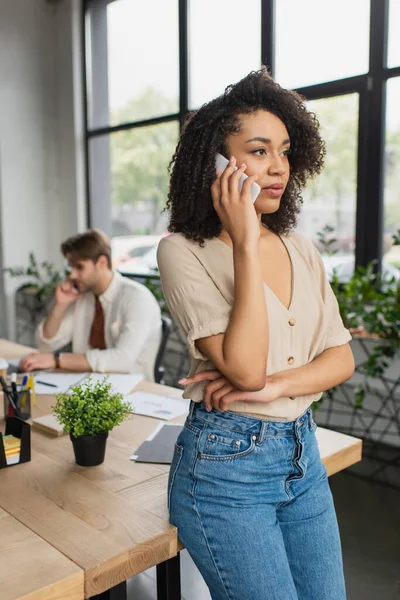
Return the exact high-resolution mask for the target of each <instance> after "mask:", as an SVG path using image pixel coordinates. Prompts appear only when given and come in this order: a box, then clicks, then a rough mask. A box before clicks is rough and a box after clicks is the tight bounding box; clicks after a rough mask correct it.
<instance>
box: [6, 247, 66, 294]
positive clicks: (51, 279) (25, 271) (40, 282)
mask: <svg viewBox="0 0 400 600" xmlns="http://www.w3.org/2000/svg"><path fill="white" fill-rule="evenodd" d="M3 270H4V272H5V273H8V274H9V275H11V277H25V278H27V279H28V281H26V282H25V283H24V284H23V285H22V286H21V288H20V289H26V288H31V289H34V290H36V297H37V299H38V301H39V302H40V303H41V304H44V303H45V302H46V300H48V298H50V297H51V296H52V294H53V293H54V290H55V289H56V287H57V285H58V284H59V283H60V282H61V281H63V280H64V279H65V277H66V275H67V270H64V271H58V270H57V269H56V268H55V266H54V265H53V264H52V263H50V262H48V261H47V260H45V261H43V262H41V263H38V261H37V260H36V257H35V255H34V253H33V252H30V253H29V259H28V266H27V267H6V268H5V269H3Z"/></svg>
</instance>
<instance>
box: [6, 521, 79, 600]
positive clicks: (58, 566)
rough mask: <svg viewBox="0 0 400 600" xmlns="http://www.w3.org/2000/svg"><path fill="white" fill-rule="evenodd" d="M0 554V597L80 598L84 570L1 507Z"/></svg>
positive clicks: (13, 599) (25, 599) (32, 599)
mask: <svg viewBox="0 0 400 600" xmlns="http://www.w3.org/2000/svg"><path fill="white" fill-rule="evenodd" d="M0 555H1V560H0V594H1V599H2V600H83V597H84V591H83V586H84V574H83V571H82V570H81V569H80V568H79V567H77V566H76V565H75V564H74V563H73V562H71V561H70V560H68V558H66V557H65V556H64V555H63V554H61V552H59V551H58V550H56V549H55V548H53V547H52V546H51V545H50V544H48V543H47V542H45V541H44V540H43V539H41V538H40V537H39V536H38V535H36V534H35V533H33V532H32V531H31V530H30V529H28V528H27V527H25V525H22V523H20V522H19V521H17V520H16V519H14V517H12V516H11V515H9V514H8V513H6V512H5V511H4V510H2V509H0Z"/></svg>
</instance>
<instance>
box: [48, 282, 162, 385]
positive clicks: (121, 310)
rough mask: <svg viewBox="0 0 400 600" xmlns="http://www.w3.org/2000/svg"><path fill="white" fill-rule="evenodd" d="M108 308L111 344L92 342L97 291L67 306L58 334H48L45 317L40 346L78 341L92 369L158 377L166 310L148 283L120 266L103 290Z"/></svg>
mask: <svg viewBox="0 0 400 600" xmlns="http://www.w3.org/2000/svg"><path fill="white" fill-rule="evenodd" d="M99 300H100V302H101V305H102V307H103V311H104V337H105V340H106V350H98V349H95V348H92V347H91V346H90V344H89V338H90V331H91V328H92V323H93V318H94V312H95V296H94V294H93V292H86V293H84V294H82V295H80V296H79V298H78V299H77V300H76V302H74V303H73V304H72V305H70V306H69V307H68V309H67V311H66V312H65V315H64V318H63V320H62V322H61V325H60V328H59V330H58V332H57V333H56V335H55V336H54V337H52V338H50V339H46V338H45V337H44V335H43V325H44V320H43V321H42V322H41V323H40V325H39V327H38V329H37V332H36V343H37V347H38V348H39V350H40V352H54V351H56V350H59V349H60V348H63V347H64V346H65V345H66V344H69V343H70V342H72V352H76V353H79V354H86V358H87V360H88V363H89V364H90V367H91V369H92V371H95V372H98V373H106V372H114V373H115V372H117V373H142V374H143V375H144V377H145V379H147V380H148V381H153V380H154V363H155V359H156V356H157V352H158V348H159V345H160V341H161V312H160V307H159V305H158V302H157V300H156V299H155V297H154V296H153V294H152V293H151V292H150V291H149V290H148V289H147V288H146V287H145V286H144V285H142V284H140V283H137V282H136V281H132V280H130V279H127V278H126V277H122V275H120V274H119V273H117V272H114V276H113V278H112V280H111V283H110V285H109V286H108V288H107V289H106V291H105V292H104V293H103V294H101V295H100V296H99Z"/></svg>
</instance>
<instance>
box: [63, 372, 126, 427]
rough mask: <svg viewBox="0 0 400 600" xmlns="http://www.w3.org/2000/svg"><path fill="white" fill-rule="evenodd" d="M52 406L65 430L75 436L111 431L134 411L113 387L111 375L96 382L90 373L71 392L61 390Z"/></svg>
mask: <svg viewBox="0 0 400 600" xmlns="http://www.w3.org/2000/svg"><path fill="white" fill-rule="evenodd" d="M52 409H53V414H54V415H55V417H56V419H57V421H58V422H59V423H60V424H61V425H62V426H63V427H64V432H65V433H70V434H72V436H73V437H79V436H81V435H97V434H99V433H105V432H106V431H111V429H113V428H114V427H116V426H117V425H120V424H121V423H122V421H124V420H125V419H126V418H127V417H128V415H129V414H130V413H131V412H132V407H131V405H130V404H129V403H128V402H124V397H123V395H122V394H119V393H117V392H114V391H113V390H112V385H111V383H110V382H109V379H108V377H104V379H103V380H102V381H98V382H96V383H95V384H93V381H92V378H91V377H90V376H89V377H87V378H86V379H85V380H84V381H83V382H82V383H80V384H78V385H75V386H74V387H72V388H71V393H70V394H57V395H56V404H55V406H53V407H52Z"/></svg>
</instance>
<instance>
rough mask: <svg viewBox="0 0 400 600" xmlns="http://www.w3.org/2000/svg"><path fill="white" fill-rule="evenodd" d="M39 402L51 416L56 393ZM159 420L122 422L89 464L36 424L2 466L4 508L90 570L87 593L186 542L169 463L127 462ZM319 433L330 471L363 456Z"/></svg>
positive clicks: (10, 351)
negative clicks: (99, 457) (13, 459)
mask: <svg viewBox="0 0 400 600" xmlns="http://www.w3.org/2000/svg"><path fill="white" fill-rule="evenodd" d="M20 348H23V349H24V352H25V354H26V353H27V351H30V349H26V348H25V347H23V346H22V347H21V346H20ZM16 350H17V348H16V345H15V344H10V343H9V342H5V341H3V340H0V356H4V357H7V356H8V357H15V356H18V353H16ZM20 355H22V350H21V354H20ZM136 389H142V390H145V391H152V392H154V393H162V394H164V395H169V396H171V397H175V398H179V397H181V391H180V390H177V389H174V388H170V387H167V386H160V385H157V384H154V383H149V382H141V383H140V384H139V385H138V386H137V388H136ZM37 402H38V406H37V407H35V408H33V416H39V415H44V414H49V413H50V412H51V405H52V404H54V397H52V396H38V398H37ZM183 420H184V418H180V419H176V420H175V422H183ZM158 422H159V421H158V420H156V419H152V418H149V417H142V416H140V415H134V416H133V417H132V419H129V420H127V421H125V422H124V423H122V425H121V426H119V427H118V428H115V429H114V430H113V431H112V432H110V435H109V438H108V440H107V449H106V457H105V462H104V463H103V464H102V465H99V466H98V467H91V468H85V467H79V466H78V465H76V464H75V460H74V454H73V449H72V444H71V442H70V440H69V437H68V436H63V437H58V438H57V437H51V436H48V435H46V434H45V433H42V432H41V431H39V430H36V429H34V428H32V461H31V462H30V463H25V464H23V465H19V466H16V467H13V468H10V469H4V470H2V471H0V507H2V508H3V509H4V510H6V511H7V512H8V513H10V514H11V515H13V516H14V517H16V518H17V519H18V520H19V521H21V522H22V523H24V525H26V526H27V527H28V528H29V529H31V530H32V531H34V532H35V533H36V534H37V535H39V536H40V537H41V538H43V539H44V540H46V541H47V542H48V543H50V544H51V545H52V546H54V547H55V548H57V549H58V550H60V551H61V552H62V553H63V554H65V556H67V557H68V558H70V559H71V560H72V561H73V562H74V563H76V564H77V565H78V566H79V567H81V568H82V569H83V570H84V572H85V595H86V597H87V596H91V595H94V594H96V593H100V592H102V591H104V590H106V589H108V588H110V587H112V586H114V585H116V584H118V583H119V582H120V581H123V580H125V579H127V578H129V577H131V576H132V575H134V574H136V573H138V572H140V571H143V570H145V569H146V568H148V567H149V566H152V565H155V564H158V563H160V562H162V561H164V560H166V559H168V558H171V557H172V556H174V555H175V554H176V552H177V551H178V549H180V548H181V546H180V545H179V546H178V539H177V531H176V528H175V527H173V526H172V525H170V524H169V523H168V512H167V506H166V489H167V480H168V469H169V467H168V465H158V464H157V465H155V464H146V463H134V462H131V461H130V460H129V456H130V455H131V454H132V453H133V451H134V450H135V449H136V448H137V447H138V446H139V445H140V444H141V443H142V442H143V441H144V440H145V439H146V438H147V437H148V435H149V434H150V433H151V432H152V431H153V430H154V428H155V427H156V425H157V424H158ZM317 438H318V442H319V446H320V452H321V457H322V459H323V462H324V463H325V465H326V467H327V469H328V474H329V475H332V474H333V473H336V472H337V471H340V470H342V469H344V468H346V467H348V466H349V465H351V464H353V463H355V462H357V461H359V460H360V459H361V440H358V439H356V438H352V437H350V436H346V435H344V434H341V433H337V432H333V431H328V430H325V429H322V428H320V429H318V430H317ZM35 600H36V599H35ZM74 600H75V599H74Z"/></svg>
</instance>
